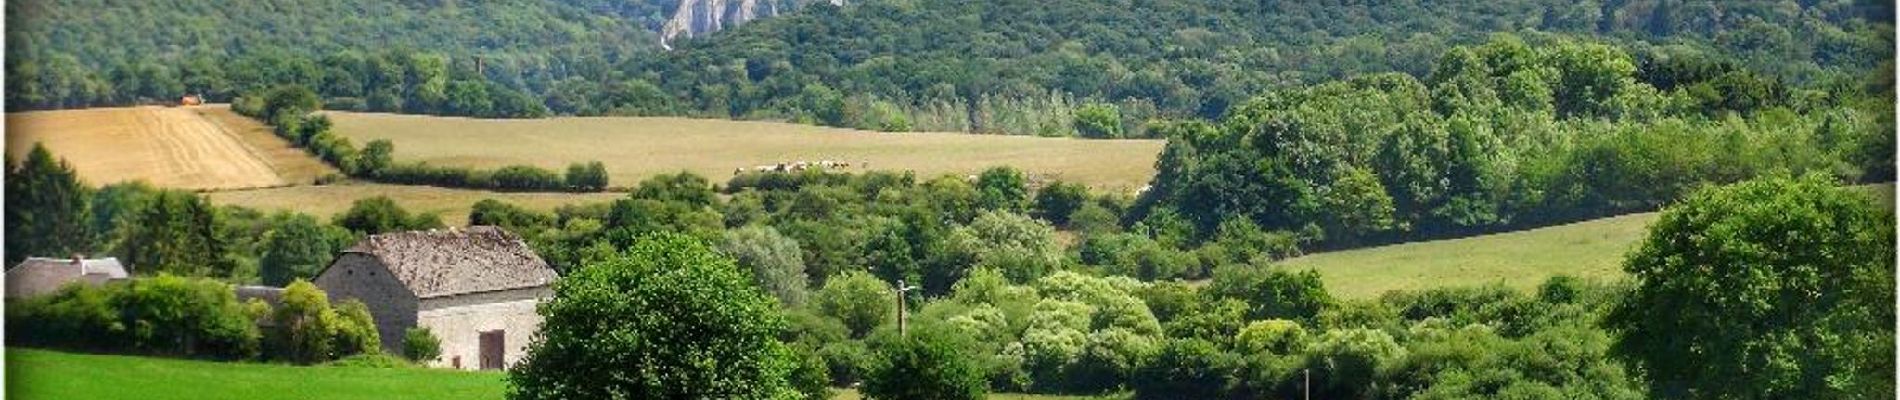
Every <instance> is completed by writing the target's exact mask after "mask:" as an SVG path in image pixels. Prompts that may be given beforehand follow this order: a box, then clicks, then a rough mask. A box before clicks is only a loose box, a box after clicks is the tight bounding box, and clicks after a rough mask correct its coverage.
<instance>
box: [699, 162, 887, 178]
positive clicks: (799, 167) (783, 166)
mask: <svg viewBox="0 0 1900 400" xmlns="http://www.w3.org/2000/svg"><path fill="white" fill-rule="evenodd" d="M870 164H871V163H868V162H859V163H857V165H858V166H859V167H860V168H863V167H867V166H869V165H870ZM851 165H852V163H850V162H846V161H832V160H818V161H802V160H801V161H787V162H781V163H778V164H765V165H755V166H751V167H739V168H733V169H732V174H733V175H738V174H743V173H746V172H799V171H804V170H808V169H842V168H850V167H851Z"/></svg>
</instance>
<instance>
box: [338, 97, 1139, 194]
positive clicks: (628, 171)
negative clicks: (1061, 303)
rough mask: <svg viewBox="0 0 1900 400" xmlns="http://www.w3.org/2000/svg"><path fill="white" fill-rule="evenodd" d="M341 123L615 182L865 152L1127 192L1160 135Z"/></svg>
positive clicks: (882, 160) (660, 122) (434, 157)
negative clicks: (604, 173)
mask: <svg viewBox="0 0 1900 400" xmlns="http://www.w3.org/2000/svg"><path fill="white" fill-rule="evenodd" d="M328 114H329V115H330V118H331V119H332V120H334V121H335V122H336V129H337V132H338V133H341V134H343V135H344V136H348V137H349V138H350V140H351V141H354V142H356V143H358V144H361V143H366V142H369V141H370V140H375V139H389V140H390V141H391V142H394V143H395V144H396V159H397V160H400V161H427V162H429V163H432V164H437V165H450V166H470V167H482V168H493V167H500V166H504V165H512V164H528V165H535V166H540V167H544V168H550V169H554V170H556V171H562V170H564V169H565V168H566V167H567V165H568V164H569V163H572V162H579V161H590V160H598V161H601V162H604V163H606V164H607V170H608V173H609V175H610V176H611V177H612V181H613V184H614V185H615V186H633V185H636V184H638V182H639V181H640V180H642V179H645V178H646V177H649V176H652V175H656V174H662V173H673V172H678V171H680V170H682V169H684V170H688V171H692V172H695V173H699V174H702V175H705V176H706V177H707V178H709V179H711V180H713V181H714V182H723V181H725V180H726V178H728V177H730V176H732V174H733V169H735V168H739V167H752V166H756V165H765V164H776V163H779V162H786V161H799V160H805V161H819V160H836V161H845V162H850V163H853V164H854V166H853V167H852V168H850V169H846V171H852V170H858V169H859V168H861V167H859V166H858V164H860V163H865V162H868V163H869V164H868V167H869V168H870V169H879V170H913V171H916V172H917V173H918V175H919V176H921V177H931V176H936V175H938V174H945V173H950V174H958V175H967V174H975V173H977V172H980V171H982V170H983V169H984V168H988V167H991V166H997V165H1010V166H1014V167H1017V168H1020V169H1022V170H1024V171H1025V172H1026V173H1029V174H1031V175H1032V176H1043V177H1048V178H1058V179H1063V180H1067V181H1075V182H1082V183H1087V184H1088V185H1090V186H1092V187H1095V188H1097V189H1102V190H1118V191H1125V192H1130V193H1132V192H1134V191H1135V190H1136V189H1137V188H1140V187H1141V186H1142V185H1144V184H1147V183H1148V179H1149V178H1150V177H1152V176H1153V175H1154V162H1155V158H1156V157H1157V156H1159V154H1160V152H1161V146H1162V145H1163V142H1162V141H1160V140H1082V139H1067V138H1038V137H1025V136H995V135H972V134H960V133H878V132H866V131H857V130H850V129H839V128H827V127H819V126H809V125H799V124H785V123H773V122H749V121H724V120H701V119H687V118H631V117H585V118H548V119H535V120H481V119H470V118H452V117H429V116H413V115H394V114H375V113H346V112H330V113H328Z"/></svg>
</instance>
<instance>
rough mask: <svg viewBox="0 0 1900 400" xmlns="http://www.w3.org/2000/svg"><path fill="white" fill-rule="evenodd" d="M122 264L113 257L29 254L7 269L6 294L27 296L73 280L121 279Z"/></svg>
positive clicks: (124, 275) (56, 287)
mask: <svg viewBox="0 0 1900 400" xmlns="http://www.w3.org/2000/svg"><path fill="white" fill-rule="evenodd" d="M125 278H126V273H125V266H124V265H123V264H119V259H117V258H111V257H107V258H100V259H73V258H42V257H32V258H28V259H26V261H21V262H20V264H19V265H17V266H14V267H13V268H11V269H8V270H7V273H6V280H7V288H6V297H8V298H21V297H30V296H36V295H41V294H46V293H52V292H53V291H56V290H59V288H60V287H61V286H65V285H66V284H67V283H72V282H76V281H85V282H89V283H95V284H96V283H102V282H105V281H109V280H114V279H125Z"/></svg>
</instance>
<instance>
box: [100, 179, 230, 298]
mask: <svg viewBox="0 0 1900 400" xmlns="http://www.w3.org/2000/svg"><path fill="white" fill-rule="evenodd" d="M132 218H133V222H132V223H131V224H130V225H128V226H127V229H128V231H127V232H125V233H124V237H123V238H122V239H121V241H120V242H119V246H118V249H117V251H116V253H118V255H119V257H120V258H121V259H123V260H124V261H125V262H126V263H127V264H128V265H130V266H131V268H132V271H133V272H135V273H139V274H147V275H149V274H157V273H171V274H175V275H183V276H195V277H229V276H231V274H232V272H234V271H235V270H236V269H237V263H236V261H235V260H233V259H232V258H231V257H230V254H228V252H229V250H230V249H231V247H232V243H231V240H230V238H226V237H224V236H223V235H219V234H218V232H217V229H218V226H219V225H218V224H219V222H220V219H219V217H218V213H217V210H215V209H213V208H212V206H211V204H210V203H209V202H207V201H205V199H204V198H203V197H199V196H198V194H196V193H191V192H183V191H163V192H159V193H158V195H156V196H154V197H152V199H151V201H150V202H148V203H147V204H146V206H145V208H144V209H143V210H140V211H139V213H138V215H135V216H133V217H132Z"/></svg>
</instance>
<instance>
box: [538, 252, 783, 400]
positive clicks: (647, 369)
mask: <svg viewBox="0 0 1900 400" xmlns="http://www.w3.org/2000/svg"><path fill="white" fill-rule="evenodd" d="M767 296H768V295H767V294H766V293H765V292H764V291H761V290H759V289H758V288H757V287H755V286H753V285H752V281H751V279H749V278H747V277H746V274H745V272H744V271H742V270H740V269H739V267H738V266H737V265H735V264H734V263H733V261H732V259H731V258H727V257H725V256H721V255H719V254H718V253H717V252H714V251H713V250H712V249H710V248H708V247H707V246H706V245H705V244H704V243H701V242H700V241H698V240H697V239H693V238H690V237H684V236H679V235H674V234H661V235H657V236H651V237H647V238H643V239H640V240H638V241H637V242H635V243H634V244H633V246H632V247H631V248H629V249H628V250H627V251H626V252H625V253H623V254H619V255H617V256H613V257H611V258H609V259H607V260H604V261H600V262H597V263H594V264H592V265H588V266H586V267H583V268H580V269H579V270H577V271H575V272H574V273H573V274H571V275H569V276H567V277H565V278H563V279H562V280H561V281H560V282H559V283H557V284H556V285H555V288H554V298H553V299H552V300H549V301H547V302H546V303H543V304H542V305H541V306H540V308H539V310H538V311H539V312H540V314H541V315H542V316H543V317H545V318H546V321H545V322H544V323H542V325H541V337H540V338H539V339H537V340H536V341H535V342H534V343H533V344H531V345H530V347H529V350H528V356H527V359H526V360H525V361H523V362H522V363H521V364H520V365H518V366H517V367H515V368H514V369H513V370H510V371H509V377H508V381H509V384H510V389H509V395H508V397H509V398H511V399H517V400H519V399H613V398H631V399H697V398H725V399H779V398H787V397H792V396H796V392H795V391H794V390H793V389H792V387H791V385H790V383H789V381H788V377H789V375H790V374H791V371H792V370H793V364H792V363H793V360H792V352H791V351H790V349H788V348H787V347H786V345H785V344H784V343H781V342H779V340H778V338H777V335H778V334H779V332H780V331H782V330H784V329H785V322H784V317H783V316H782V315H781V314H779V313H778V312H777V311H775V307H774V306H773V304H772V300H771V298H770V297H767Z"/></svg>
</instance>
